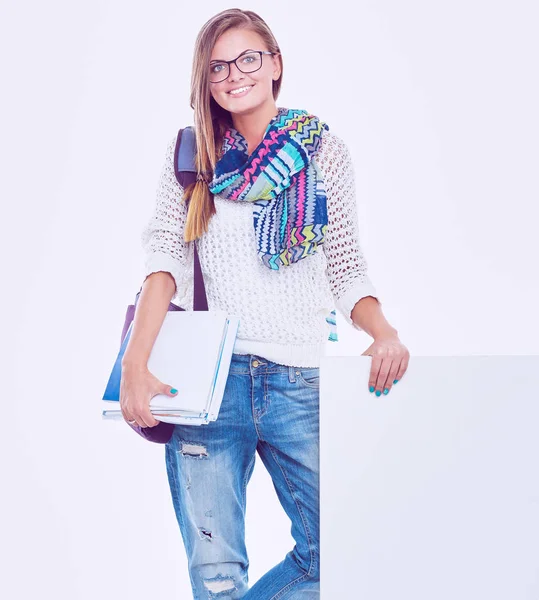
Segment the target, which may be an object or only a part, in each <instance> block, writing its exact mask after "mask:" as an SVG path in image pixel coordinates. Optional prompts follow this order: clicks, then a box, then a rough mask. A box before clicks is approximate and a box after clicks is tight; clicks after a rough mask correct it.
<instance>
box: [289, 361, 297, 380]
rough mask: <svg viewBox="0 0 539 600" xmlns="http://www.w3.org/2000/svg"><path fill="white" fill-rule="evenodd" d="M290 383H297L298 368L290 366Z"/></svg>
mask: <svg viewBox="0 0 539 600" xmlns="http://www.w3.org/2000/svg"><path fill="white" fill-rule="evenodd" d="M288 381H290V383H296V367H292V366H290V365H289V366H288Z"/></svg>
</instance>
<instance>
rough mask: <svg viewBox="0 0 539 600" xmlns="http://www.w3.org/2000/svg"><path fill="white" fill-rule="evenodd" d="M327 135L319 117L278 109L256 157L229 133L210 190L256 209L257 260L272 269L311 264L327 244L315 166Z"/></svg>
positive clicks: (237, 136) (320, 183) (333, 332)
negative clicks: (305, 261)
mask: <svg viewBox="0 0 539 600" xmlns="http://www.w3.org/2000/svg"><path fill="white" fill-rule="evenodd" d="M324 130H329V127H328V125H327V124H326V123H324V122H323V121H321V120H319V119H318V118H317V117H316V116H315V115H312V114H310V113H308V112H307V111H305V110H300V109H288V108H283V107H279V108H278V113H277V115H275V117H273V118H272V120H271V121H270V123H269V125H268V126H267V128H266V131H265V133H264V138H263V139H262V141H261V142H260V144H259V145H258V146H257V147H256V148H255V149H254V151H253V152H252V153H251V155H249V154H248V148H247V141H246V140H245V138H244V137H243V136H242V135H241V133H239V131H237V130H236V129H235V128H234V127H232V126H231V127H229V128H228V129H227V131H226V132H225V135H224V138H223V144H222V147H221V152H220V158H219V160H218V161H217V164H216V167H215V170H214V174H213V178H212V180H211V181H210V182H209V183H208V187H209V190H210V192H211V193H212V194H219V195H220V196H221V197H223V198H225V199H227V200H233V201H244V202H252V203H253V221H254V231H255V237H256V242H257V251H258V256H259V258H260V259H261V261H262V262H263V263H264V264H265V265H266V266H267V267H268V268H270V269H274V270H278V269H279V267H280V266H290V265H291V264H292V263H295V262H298V261H299V260H302V259H303V258H306V257H307V256H309V255H310V254H313V253H314V252H316V251H317V247H318V245H319V244H322V243H323V241H324V236H325V233H326V229H327V223H328V218H327V203H326V191H325V186H324V179H323V177H322V174H321V173H320V170H319V168H318V166H317V165H316V161H315V160H311V158H312V155H313V154H314V153H315V152H316V149H317V148H318V145H319V143H320V141H321V137H322V134H323V132H324ZM335 317H336V313H335V311H334V310H333V311H331V313H330V316H329V317H327V318H326V321H327V322H328V323H329V325H330V336H329V339H330V340H331V341H337V331H336V318H335Z"/></svg>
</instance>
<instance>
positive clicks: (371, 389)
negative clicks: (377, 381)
mask: <svg viewBox="0 0 539 600" xmlns="http://www.w3.org/2000/svg"><path fill="white" fill-rule="evenodd" d="M369 392H371V393H372V392H374V385H371V387H370V388H369Z"/></svg>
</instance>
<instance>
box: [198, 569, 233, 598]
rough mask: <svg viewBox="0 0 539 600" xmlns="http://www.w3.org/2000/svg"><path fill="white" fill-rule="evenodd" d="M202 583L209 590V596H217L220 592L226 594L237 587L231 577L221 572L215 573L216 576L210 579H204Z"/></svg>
mask: <svg viewBox="0 0 539 600" xmlns="http://www.w3.org/2000/svg"><path fill="white" fill-rule="evenodd" d="M204 585H205V586H206V589H207V590H208V591H209V592H210V598H214V597H218V596H220V595H221V594H223V595H225V594H227V595H228V594H229V593H230V592H232V591H234V590H236V589H237V588H236V584H235V583H234V578H233V577H228V576H225V575H221V574H219V575H217V577H212V578H211V579H205V580H204Z"/></svg>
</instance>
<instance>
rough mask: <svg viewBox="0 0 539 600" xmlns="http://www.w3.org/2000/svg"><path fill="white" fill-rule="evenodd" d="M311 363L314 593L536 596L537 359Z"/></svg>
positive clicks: (381, 598) (387, 598)
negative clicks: (384, 384) (372, 383)
mask: <svg viewBox="0 0 539 600" xmlns="http://www.w3.org/2000/svg"><path fill="white" fill-rule="evenodd" d="M370 366H371V358H370V357H368V356H358V357H329V356H326V357H323V359H322V363H321V380H320V392H321V407H320V411H321V423H320V426H321V431H320V453H321V454H320V468H321V492H320V497H321V534H320V535H321V597H322V598H323V599H324V600H326V599H328V600H329V599H330V598H358V599H368V600H394V599H395V598H398V599H399V600H412V599H413V600H432V599H433V598H435V599H436V600H455V599H456V598H458V599H459V600H478V599H479V598H488V599H489V600H509V599H511V600H537V599H538V598H539V474H538V457H539V438H538V436H537V428H538V424H539V404H538V397H539V394H538V391H537V386H538V381H537V379H538V375H539V356H447V357H430V356H429V357H424V356H421V357H414V356H413V357H411V360H410V364H409V368H408V372H407V373H406V374H405V376H404V378H403V379H402V380H401V381H400V382H399V383H397V384H396V385H394V386H393V389H392V390H391V391H390V393H389V394H388V395H387V396H384V395H383V394H382V395H381V396H380V397H376V396H375V395H374V394H371V393H370V392H369V391H368V385H367V382H368V375H369V371H370Z"/></svg>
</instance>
